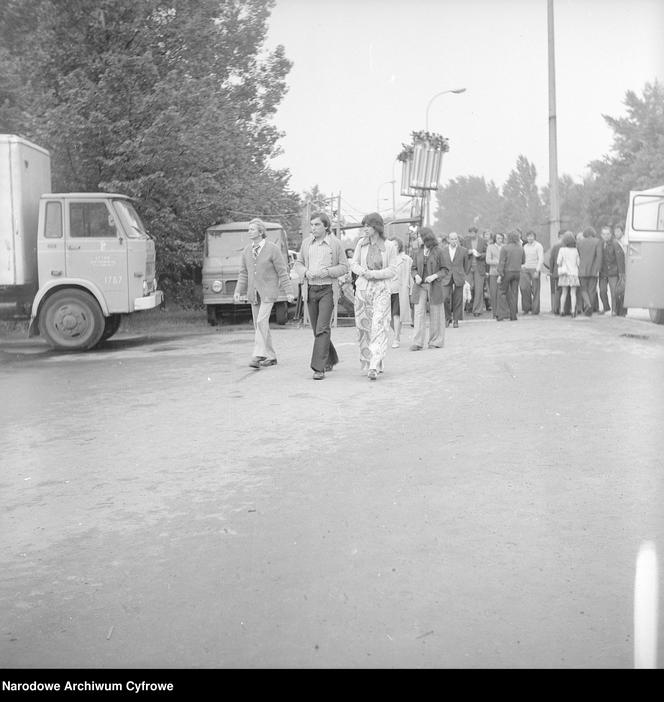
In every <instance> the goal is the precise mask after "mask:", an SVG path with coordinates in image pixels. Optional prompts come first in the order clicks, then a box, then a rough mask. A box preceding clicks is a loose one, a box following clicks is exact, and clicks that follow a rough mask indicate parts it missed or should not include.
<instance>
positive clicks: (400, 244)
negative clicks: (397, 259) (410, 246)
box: [392, 237, 403, 253]
mask: <svg viewBox="0 0 664 702" xmlns="http://www.w3.org/2000/svg"><path fill="white" fill-rule="evenodd" d="M392 241H393V242H394V243H395V244H396V246H397V253H401V252H402V251H403V241H401V239H399V237H397V238H396V239H392Z"/></svg>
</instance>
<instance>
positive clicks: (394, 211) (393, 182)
mask: <svg viewBox="0 0 664 702" xmlns="http://www.w3.org/2000/svg"><path fill="white" fill-rule="evenodd" d="M388 183H391V184H392V218H393V219H394V217H395V216H396V203H395V199H394V184H395V183H396V179H394V178H393V179H392V180H386V181H385V182H384V183H381V184H380V185H379V186H378V191H377V192H376V212H378V214H380V189H381V188H382V187H383V185H387V184H388ZM385 199H386V200H387V198H385Z"/></svg>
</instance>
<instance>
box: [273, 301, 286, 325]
mask: <svg viewBox="0 0 664 702" xmlns="http://www.w3.org/2000/svg"><path fill="white" fill-rule="evenodd" d="M274 316H275V319H276V320H277V324H281V325H282V326H283V325H284V324H286V322H287V321H288V303H287V302H277V305H276V309H275V311H274Z"/></svg>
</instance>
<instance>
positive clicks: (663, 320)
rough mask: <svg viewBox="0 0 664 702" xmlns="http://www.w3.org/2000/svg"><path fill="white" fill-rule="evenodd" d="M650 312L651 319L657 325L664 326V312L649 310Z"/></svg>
mask: <svg viewBox="0 0 664 702" xmlns="http://www.w3.org/2000/svg"><path fill="white" fill-rule="evenodd" d="M648 312H650V319H651V320H652V321H653V322H655V324H664V310H653V309H650V310H648Z"/></svg>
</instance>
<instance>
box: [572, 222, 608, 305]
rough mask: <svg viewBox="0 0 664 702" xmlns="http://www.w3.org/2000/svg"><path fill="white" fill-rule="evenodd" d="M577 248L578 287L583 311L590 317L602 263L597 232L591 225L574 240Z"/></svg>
mask: <svg viewBox="0 0 664 702" xmlns="http://www.w3.org/2000/svg"><path fill="white" fill-rule="evenodd" d="M576 248H577V249H578V250H579V287H580V288H581V300H582V304H583V312H584V314H585V315H586V316H587V317H592V314H593V301H594V297H595V295H596V294H597V277H598V276H599V269H600V266H601V265H602V249H601V245H600V240H599V239H598V238H597V232H596V231H595V230H594V229H593V227H586V228H585V229H584V230H583V236H582V237H581V238H580V239H579V240H578V241H577V242H576Z"/></svg>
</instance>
